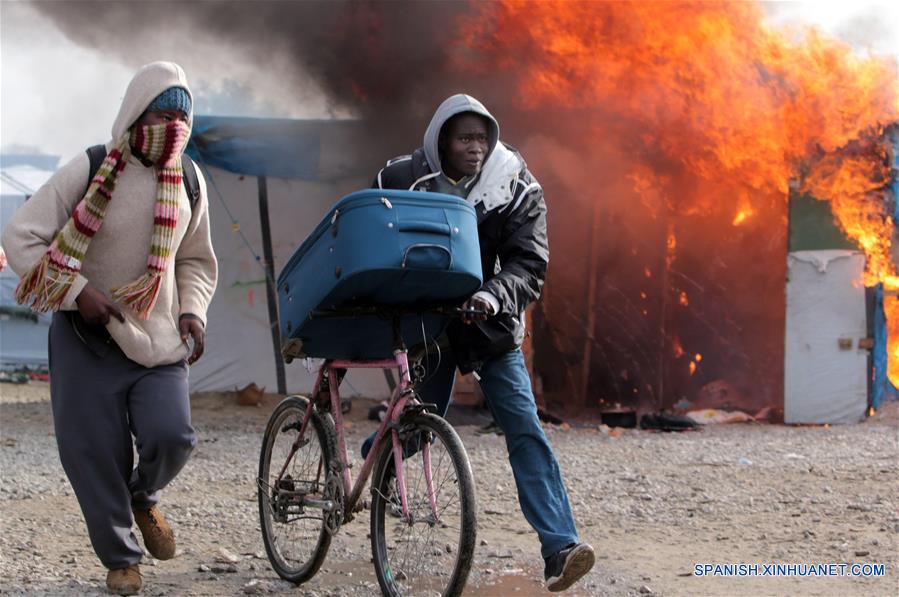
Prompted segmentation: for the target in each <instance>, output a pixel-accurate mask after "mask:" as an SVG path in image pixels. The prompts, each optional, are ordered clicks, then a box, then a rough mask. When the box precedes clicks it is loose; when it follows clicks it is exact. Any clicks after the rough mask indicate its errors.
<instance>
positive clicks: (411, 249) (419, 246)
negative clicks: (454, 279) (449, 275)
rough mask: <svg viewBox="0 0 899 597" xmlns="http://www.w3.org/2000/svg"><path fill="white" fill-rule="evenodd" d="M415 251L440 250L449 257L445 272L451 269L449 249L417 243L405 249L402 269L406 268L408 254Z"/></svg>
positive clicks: (451, 260)
mask: <svg viewBox="0 0 899 597" xmlns="http://www.w3.org/2000/svg"><path fill="white" fill-rule="evenodd" d="M415 249H440V250H441V251H444V252H446V256H447V257H449V265H447V266H446V269H447V270H451V269H453V253H452V251H450V250H449V249H447V248H446V247H444V246H441V245H433V244H429V243H418V244H415V245H409V246H408V247H406V250H405V251H404V252H403V264H402V267H403V268H405V267H406V261H407V260H408V259H409V253H411V252H412V251H414V250H415Z"/></svg>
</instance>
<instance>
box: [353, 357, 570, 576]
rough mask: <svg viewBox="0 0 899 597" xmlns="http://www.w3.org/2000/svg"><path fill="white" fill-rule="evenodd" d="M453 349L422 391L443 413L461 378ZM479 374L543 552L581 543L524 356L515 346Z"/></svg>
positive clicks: (368, 446)
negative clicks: (514, 348)
mask: <svg viewBox="0 0 899 597" xmlns="http://www.w3.org/2000/svg"><path fill="white" fill-rule="evenodd" d="M448 353H449V351H446V352H444V353H443V358H442V360H441V362H440V366H439V367H437V369H436V370H435V371H434V372H433V376H432V377H431V378H430V379H429V380H428V381H427V383H426V384H425V386H424V387H423V388H421V390H420V392H419V395H420V399H421V401H422V402H431V403H434V404H436V405H437V409H438V412H439V413H440V414H441V415H445V414H446V410H447V408H449V403H450V398H451V397H452V395H453V384H454V382H455V379H456V362H455V361H454V360H453V358H452V355H450V354H448ZM432 359H433V357H432ZM429 373H430V372H429ZM478 375H480V377H481V380H480V384H481V389H482V390H483V391H484V395H485V397H486V398H487V402H488V404H489V406H490V410H491V411H492V412H493V418H494V420H495V421H496V423H497V425H499V427H500V429H502V430H503V433H504V434H505V438H506V448H507V449H508V451H509V463H510V464H511V465H512V473H513V475H514V476H515V485H516V487H517V489H518V503H519V505H520V506H521V511H522V513H524V517H525V519H527V521H528V523H530V525H531V527H533V529H534V530H535V531H537V536H538V537H539V538H540V551H541V554H542V555H543V557H544V558H547V557H549V556H551V555H553V554H554V553H556V552H558V551H559V550H561V549H564V548H565V547H566V546H568V545H569V544H571V543H577V541H578V536H577V529H576V528H575V525H574V517H573V516H572V515H571V506H570V505H569V503H568V493H567V491H566V490H565V484H564V483H563V482H562V474H561V472H560V471H559V464H558V463H557V462H556V457H555V454H553V450H552V447H551V446H550V445H549V441H547V439H546V435H545V434H544V433H543V427H541V425H540V420H539V419H538V418H537V403H536V401H535V400H534V393H533V392H532V391H531V380H530V377H529V376H528V371H527V368H526V367H525V364H524V356H523V355H522V354H521V351H520V350H513V351H511V352H508V353H506V354H504V355H501V356H498V357H495V358H493V359H491V360H489V361H487V362H486V363H484V365H483V366H482V367H481V369H480V370H479V371H478ZM373 441H374V435H371V436H370V437H369V438H368V439H366V440H365V443H364V444H363V446H362V453H363V457H364V456H365V455H366V454H367V453H368V451H369V450H370V449H371V444H372V442H373ZM475 474H477V471H475Z"/></svg>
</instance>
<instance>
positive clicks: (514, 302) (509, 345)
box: [373, 146, 549, 373]
mask: <svg viewBox="0 0 899 597" xmlns="http://www.w3.org/2000/svg"><path fill="white" fill-rule="evenodd" d="M507 147H508V146H507ZM509 149H510V150H512V151H515V150H514V149H513V148H511V147H509ZM516 155H518V154H517V152H516ZM518 157H519V158H520V157H521V156H520V155H518ZM428 174H431V170H430V167H429V166H428V162H427V159H425V155H424V151H423V150H422V149H418V150H416V151H415V153H413V154H412V155H411V156H403V157H401V158H395V159H393V160H390V161H389V162H388V163H387V166H385V167H384V169H383V170H381V172H379V173H378V176H377V177H375V181H374V185H373V186H374V187H375V188H385V189H402V190H417V191H429V190H431V186H432V183H431V181H430V180H423V181H422V180H421V179H422V178H425V177H427V176H428ZM509 184H510V185H514V186H515V188H514V189H512V196H513V199H512V201H511V202H509V203H507V204H505V205H500V206H498V207H496V208H495V209H493V210H491V211H486V210H485V208H484V204H483V203H478V205H477V207H476V211H477V216H478V237H479V240H480V245H481V267H482V269H483V272H484V284H483V286H481V290H485V291H487V292H489V293H490V294H492V295H493V296H495V297H496V298H497V300H498V301H499V313H498V314H496V315H494V316H492V317H490V318H489V319H487V320H486V321H484V322H478V323H475V324H472V325H465V324H463V323H462V322H461V321H458V320H456V321H454V322H453V323H451V324H450V327H449V329H448V330H447V335H448V336H449V340H450V344H451V346H452V349H453V353H454V355H455V357H456V362H457V363H458V365H459V369H460V370H461V371H462V372H463V373H467V372H468V371H471V370H474V369H477V368H479V367H480V365H481V364H482V363H483V362H484V361H486V360H487V359H490V358H491V357H495V356H499V355H501V354H504V353H506V352H509V351H511V350H514V349H515V348H518V347H520V346H521V343H522V342H523V341H524V335H525V321H524V310H525V308H527V306H528V305H530V304H531V303H532V302H534V301H536V300H537V299H538V298H539V297H540V292H541V290H542V289H543V281H544V280H545V278H546V268H547V265H548V264H549V242H548V240H547V235H546V203H545V202H544V200H543V190H542V189H541V188H540V186H539V185H537V184H536V180H535V179H534V177H533V176H532V175H531V173H530V172H529V171H528V169H527V165H526V164H525V163H524V160H521V170H520V171H519V172H518V176H517V177H516V178H515V179H513V180H510V182H509Z"/></svg>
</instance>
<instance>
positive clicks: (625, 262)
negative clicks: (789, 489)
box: [41, 0, 899, 415]
mask: <svg viewBox="0 0 899 597" xmlns="http://www.w3.org/2000/svg"><path fill="white" fill-rule="evenodd" d="M75 4H76V5H77V6H75V7H73V6H72V4H62V3H58V4H57V3H49V4H46V5H42V8H41V9H42V10H43V11H44V12H45V13H46V14H48V15H50V16H51V17H53V18H54V19H56V21H57V22H58V23H59V24H60V26H61V27H62V28H63V29H64V30H65V31H67V32H68V33H69V34H70V35H71V36H72V37H73V38H74V39H76V40H77V41H81V42H82V43H85V44H91V45H95V46H98V47H100V48H103V49H111V48H114V47H115V44H116V43H117V42H116V40H115V34H112V35H104V36H100V35H97V34H96V32H97V31H99V30H109V31H119V30H122V31H124V30H127V29H125V28H119V27H116V26H115V25H116V24H117V23H119V22H121V21H122V19H124V18H125V17H124V16H123V11H130V13H129V14H128V18H129V19H133V18H135V15H134V14H133V13H134V12H135V11H142V13H145V14H142V15H140V16H141V18H142V19H143V22H144V23H145V24H146V25H147V30H148V31H155V30H156V29H155V28H153V27H152V26H151V25H152V24H153V23H155V22H159V20H160V19H162V18H164V15H162V14H161V13H160V12H159V11H156V10H154V9H153V8H151V7H149V6H148V5H145V6H144V7H134V6H128V7H127V8H125V7H123V6H122V5H103V9H102V10H87V9H85V8H84V6H83V5H80V4H79V3H75ZM251 4H252V5H251V6H250V5H248V4H242V3H230V4H225V5H216V6H214V7H213V6H211V5H209V4H203V3H200V4H188V5H185V6H184V7H183V8H179V13H180V14H181V16H182V18H181V19H180V21H179V22H178V23H175V24H172V23H168V22H167V30H169V31H171V34H172V35H173V36H177V35H179V31H178V28H179V27H181V28H183V30H182V31H181V33H184V34H189V36H191V38H192V39H195V40H199V41H197V42H196V43H202V40H203V39H204V38H208V39H209V40H215V41H214V43H215V44H219V45H220V44H221V43H222V42H223V41H225V42H228V43H230V44H232V45H234V46H237V47H240V48H244V49H245V51H246V53H247V56H249V57H251V58H252V59H253V60H257V61H258V62H259V63H261V64H266V63H269V62H271V61H273V60H274V61H277V62H278V63H279V64H283V63H288V64H289V63H294V64H297V65H299V66H298V67H297V71H298V72H299V71H303V72H304V73H305V74H306V75H307V76H312V77H313V78H314V79H315V80H316V81H317V82H318V84H319V85H320V86H321V89H322V90H323V91H324V93H326V94H328V95H329V97H330V98H331V99H332V101H333V102H334V104H335V105H336V106H339V107H341V108H345V109H349V110H351V111H352V112H353V113H355V114H358V115H359V116H360V117H361V118H363V119H368V120H369V122H370V124H371V126H370V131H371V137H372V139H371V143H372V145H371V146H372V147H376V146H378V143H381V145H382V146H384V147H387V146H402V147H410V146H414V143H415V142H416V140H417V139H418V138H419V137H420V134H421V129H422V128H423V124H421V123H424V122H426V120H427V117H428V115H429V114H428V111H429V110H430V109H432V107H433V106H434V105H436V104H437V103H438V102H439V101H440V100H441V99H442V98H443V97H446V96H447V95H449V94H451V93H455V92H458V91H466V92H468V93H471V94H472V95H475V96H477V97H480V98H481V99H483V100H484V101H485V103H487V105H488V106H489V107H490V108H491V110H492V111H493V112H494V113H495V114H496V115H497V116H498V118H499V120H500V122H501V123H502V124H503V131H502V134H501V136H502V137H503V138H504V139H505V140H506V141H508V142H510V143H512V144H514V145H517V146H519V147H520V148H521V149H522V151H523V153H524V155H525V157H526V158H527V159H528V160H529V166H530V168H531V170H532V171H533V172H534V173H535V175H536V176H537V177H538V178H539V179H540V181H541V183H542V185H543V187H544V189H545V192H546V197H547V202H548V205H549V210H550V211H549V218H550V239H551V247H552V259H551V265H550V273H549V279H548V281H547V285H546V289H545V294H544V299H543V301H542V302H541V304H540V305H538V307H537V309H536V310H535V312H534V314H533V322H532V329H533V334H534V336H533V342H534V368H535V371H536V373H537V376H538V378H539V383H540V387H541V389H542V394H543V396H544V399H545V401H546V402H547V404H548V405H549V406H550V407H552V409H553V410H555V411H557V412H560V413H565V414H569V415H570V414H587V415H589V413H591V412H598V411H602V410H606V409H612V408H625V409H630V410H644V411H646V410H659V409H663V408H668V407H671V406H672V405H674V404H675V403H677V402H679V401H681V400H682V399H686V400H689V401H694V402H695V401H698V402H702V401H703V400H711V401H715V400H716V401H718V402H719V403H722V404H723V403H727V404H728V405H730V406H733V407H737V408H740V409H742V410H747V411H754V410H758V409H759V408H761V407H764V406H772V407H775V408H782V407H783V401H784V392H785V389H784V387H785V386H784V377H785V365H784V363H785V357H786V355H785V334H786V328H787V315H786V313H787V305H786V298H785V297H786V289H785V283H784V281H785V279H786V278H787V275H788V271H787V254H788V252H789V251H790V250H791V247H790V219H791V209H790V205H791V203H790V202H791V198H792V200H793V201H806V200H807V201H822V202H827V203H826V205H827V206H828V208H829V209H828V214H832V217H833V221H834V222H835V224H836V230H838V231H839V236H841V237H842V238H844V239H846V241H847V242H848V243H849V246H851V247H852V248H853V249H854V250H858V251H860V252H861V253H863V255H864V265H863V271H861V272H860V273H859V275H858V276H856V279H855V280H854V282H847V283H849V284H852V283H855V284H858V285H862V284H863V285H864V286H867V287H871V288H876V287H879V286H881V285H882V287H883V289H884V290H885V294H886V298H885V299H884V302H883V307H884V309H885V311H886V317H887V321H888V325H889V326H890V329H891V330H894V331H895V332H896V333H894V334H891V336H890V347H889V355H890V359H889V361H890V363H889V371H888V373H889V375H890V379H891V380H892V381H893V382H894V383H895V382H897V381H899V301H897V299H896V297H895V293H896V291H897V290H899V277H897V274H896V267H895V263H894V260H893V259H892V254H891V251H892V245H893V242H894V215H893V214H894V210H895V203H896V202H895V193H894V192H892V191H891V190H890V187H889V182H890V179H891V176H893V175H894V173H893V172H892V168H893V158H892V154H891V150H890V146H889V143H888V142H887V137H886V128H887V127H888V126H889V125H890V124H891V123H894V122H896V121H897V120H899V75H897V65H896V61H895V59H884V58H880V57H877V56H873V55H869V54H866V53H858V52H856V51H854V50H853V49H852V48H851V47H849V46H848V45H846V44H843V43H840V42H837V41H834V40H832V39H829V38H827V37H826V36H824V35H822V34H820V33H818V32H816V31H813V30H786V29H781V28H775V27H772V26H770V25H768V24H767V22H766V19H765V14H764V10H763V8H762V7H761V6H759V5H756V4H752V3H743V2H739V3H738V2H723V3H717V2H666V3H657V2H607V3H603V2H558V3H556V2H540V3H532V2H521V1H519V0H504V1H502V2H492V3H439V4H437V5H434V4H419V3H401V2H395V3H384V4H379V3H353V4H342V3H331V4H317V3H299V4H294V3H280V2H272V3H267V2H255V3H251ZM88 15H90V17H88ZM97 18H99V19H103V20H105V21H106V22H107V24H109V25H110V27H108V28H98V27H97V22H96V19H97ZM210 43H212V42H210ZM141 45H142V44H140V43H130V44H129V46H131V47H135V46H137V47H138V48H139V47H140V46H141ZM155 58H156V56H142V55H140V53H139V51H138V52H135V53H132V54H130V55H129V59H132V60H134V61H146V60H147V59H155ZM187 60H190V58H189V57H188V59H187ZM185 66H186V67H187V68H188V70H189V71H190V70H191V69H192V65H191V64H190V63H189V62H186V64H185ZM195 68H196V69H197V70H199V67H195ZM298 72H286V73H283V74H282V75H281V76H279V83H280V84H281V86H282V92H283V93H284V94H285V95H286V96H289V95H290V92H291V90H292V89H298V88H299V87H300V86H301V83H300V81H301V77H300V76H299V74H298ZM410 122H416V123H419V124H416V125H410V124H409V123H410ZM381 153H383V155H382V154H381ZM390 155H392V154H391V153H390V152H388V151H384V152H377V151H374V152H373V155H372V156H371V164H370V166H371V168H370V171H371V172H374V171H376V169H377V167H378V166H379V165H380V164H381V163H382V161H383V159H386V158H387V157H389V156H390ZM803 198H804V199H803ZM810 198H811V199H810ZM335 199H336V198H335ZM829 217H830V215H828V218H829ZM834 340H835V341H836V339H834ZM853 346H854V347H853V350H864V349H863V348H858V346H857V345H853ZM882 369H883V367H881V370H880V371H878V372H877V373H879V374H880V375H882V374H883V373H884V372H883V371H882Z"/></svg>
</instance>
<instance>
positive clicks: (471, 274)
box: [278, 189, 482, 361]
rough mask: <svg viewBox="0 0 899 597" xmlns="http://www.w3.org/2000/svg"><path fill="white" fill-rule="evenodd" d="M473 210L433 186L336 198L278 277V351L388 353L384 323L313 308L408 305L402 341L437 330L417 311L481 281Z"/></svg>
mask: <svg viewBox="0 0 899 597" xmlns="http://www.w3.org/2000/svg"><path fill="white" fill-rule="evenodd" d="M481 281H482V274H481V256H480V247H479V244H478V228H477V216H476V214H475V211H474V208H472V207H471V206H470V205H469V204H468V203H466V202H465V201H464V200H462V199H459V198H458V197H453V196H451V195H443V194H439V193H421V192H417V191H392V190H381V189H369V190H365V191H359V192H356V193H352V194H350V195H347V196H346V197H344V198H343V199H341V200H340V201H339V202H338V203H337V205H335V206H334V207H333V208H332V209H331V211H330V212H329V213H328V215H327V216H325V218H324V219H323V220H322V222H321V223H320V224H319V225H318V226H317V227H316V229H315V230H314V231H313V232H312V234H311V235H309V237H308V238H307V239H306V240H305V241H304V242H303V244H302V245H300V247H299V248H298V249H297V250H296V252H295V253H294V254H293V256H292V257H291V259H290V261H288V262H287V265H286V266H284V269H283V270H282V271H281V274H280V275H279V276H278V306H279V314H280V315H279V320H280V327H281V339H282V353H283V355H284V357H285V359H287V360H288V361H289V360H291V359H292V358H296V357H322V358H330V359H374V358H378V359H380V358H389V357H390V356H391V355H392V352H393V331H392V324H391V322H390V321H388V320H386V319H384V318H379V317H377V316H365V317H358V318H315V317H311V316H310V313H311V312H312V311H321V310H336V309H349V308H353V307H388V308H398V307H403V308H408V309H409V310H410V314H409V315H405V316H404V317H403V321H402V330H403V337H404V339H405V341H406V343H407V344H408V345H413V344H416V343H418V342H421V341H422V340H423V339H425V340H431V339H433V337H435V336H437V335H438V334H439V333H440V331H441V329H442V327H443V325H445V319H444V318H443V317H440V316H435V315H425V316H420V315H414V314H412V313H411V311H413V310H415V309H426V308H428V307H433V306H435V305H447V304H459V303H461V302H462V301H464V300H465V299H467V298H468V297H470V296H471V295H472V294H473V293H474V292H475V291H477V289H478V288H480V286H481Z"/></svg>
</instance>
